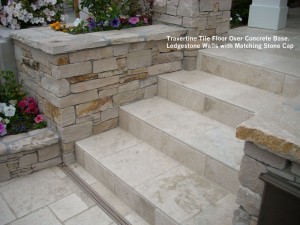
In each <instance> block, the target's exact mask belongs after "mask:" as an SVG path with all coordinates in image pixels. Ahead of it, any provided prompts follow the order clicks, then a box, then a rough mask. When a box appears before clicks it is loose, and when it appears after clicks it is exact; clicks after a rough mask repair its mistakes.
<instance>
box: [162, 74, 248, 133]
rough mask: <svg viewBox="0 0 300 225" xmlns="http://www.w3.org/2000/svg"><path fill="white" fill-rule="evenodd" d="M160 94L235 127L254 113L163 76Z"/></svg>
mask: <svg viewBox="0 0 300 225" xmlns="http://www.w3.org/2000/svg"><path fill="white" fill-rule="evenodd" d="M158 95H159V96H160V97H163V98H166V99H168V100H170V101H172V102H174V103H177V104H179V105H182V106H185V107H187V108H189V109H192V110H194V111H196V112H199V113H201V114H202V115H204V116H207V117H209V118H211V119H214V120H216V121H218V122H221V123H223V124H226V125H228V126H231V127H233V128H235V127H237V126H238V125H240V124H241V123H242V122H244V121H246V120H248V119H249V118H251V117H252V116H253V115H254V113H253V112H251V111H249V110H246V109H244V108H241V107H239V106H235V105H232V104H230V103H228V102H224V101H221V100H218V99H215V98H212V97H209V96H206V95H204V94H202V93H200V92H195V91H193V90H191V89H189V88H186V87H184V86H180V85H178V84H175V83H173V82H170V81H168V80H165V79H162V78H159V80H158Z"/></svg>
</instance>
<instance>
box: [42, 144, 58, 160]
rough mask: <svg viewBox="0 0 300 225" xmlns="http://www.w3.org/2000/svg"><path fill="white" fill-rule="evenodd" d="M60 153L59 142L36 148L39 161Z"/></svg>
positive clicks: (54, 156)
mask: <svg viewBox="0 0 300 225" xmlns="http://www.w3.org/2000/svg"><path fill="white" fill-rule="evenodd" d="M59 155H60V144H59V143H57V144H54V145H51V146H47V147H45V148H42V149H40V150H38V157H39V162H43V161H46V160H49V159H53V158H56V157H57V156H59Z"/></svg>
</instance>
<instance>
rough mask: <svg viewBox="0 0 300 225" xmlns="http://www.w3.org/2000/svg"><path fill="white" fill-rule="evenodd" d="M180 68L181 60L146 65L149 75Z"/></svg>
mask: <svg viewBox="0 0 300 225" xmlns="http://www.w3.org/2000/svg"><path fill="white" fill-rule="evenodd" d="M180 69H181V61H175V62H169V63H163V64H158V65H154V66H150V67H148V73H149V75H150V76H151V75H159V74H163V73H170V72H174V71H178V70H180Z"/></svg>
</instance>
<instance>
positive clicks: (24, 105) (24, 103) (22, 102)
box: [18, 99, 27, 109]
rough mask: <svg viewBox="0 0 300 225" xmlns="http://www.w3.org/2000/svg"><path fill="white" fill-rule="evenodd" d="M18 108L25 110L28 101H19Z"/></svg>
mask: <svg viewBox="0 0 300 225" xmlns="http://www.w3.org/2000/svg"><path fill="white" fill-rule="evenodd" d="M18 106H19V108H21V109H24V108H25V107H26V106H27V102H26V100H25V99H24V100H22V101H19V102H18Z"/></svg>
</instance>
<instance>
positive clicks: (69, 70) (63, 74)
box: [51, 62, 92, 79]
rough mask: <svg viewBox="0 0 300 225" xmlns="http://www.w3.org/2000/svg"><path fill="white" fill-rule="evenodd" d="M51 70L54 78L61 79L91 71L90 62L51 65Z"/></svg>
mask: <svg viewBox="0 0 300 225" xmlns="http://www.w3.org/2000/svg"><path fill="white" fill-rule="evenodd" d="M51 72H52V76H53V77H55V78H56V79H63V78H68V77H74V76H78V75H83V74H89V73H92V63H91V62H81V63H74V64H67V65H62V66H55V65H51Z"/></svg>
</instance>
